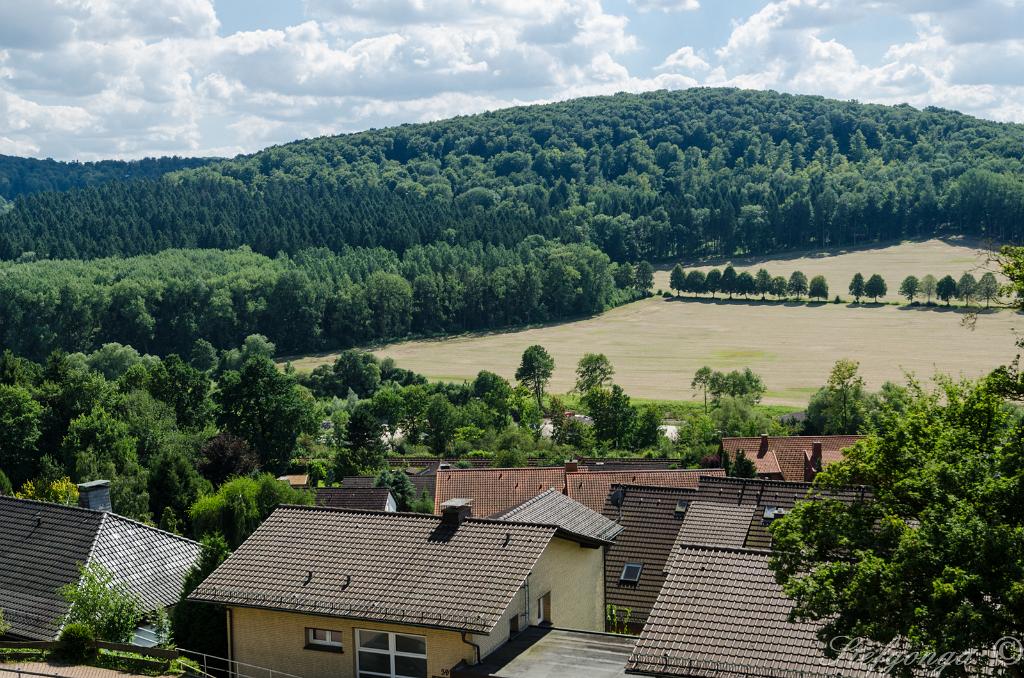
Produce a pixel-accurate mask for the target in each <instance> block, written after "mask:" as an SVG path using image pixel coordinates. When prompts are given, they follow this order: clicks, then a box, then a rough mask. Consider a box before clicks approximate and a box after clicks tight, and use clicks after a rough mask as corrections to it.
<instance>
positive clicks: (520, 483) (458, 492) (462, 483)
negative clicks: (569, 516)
mask: <svg viewBox="0 0 1024 678" xmlns="http://www.w3.org/2000/svg"><path fill="white" fill-rule="evenodd" d="M550 489H555V490H558V491H559V492H564V491H565V468H564V467H562V466H556V467H554V468H544V467H530V468H488V469H439V470H438V472H437V490H436V492H435V493H434V512H435V513H437V512H439V511H440V507H441V504H443V503H444V502H446V501H448V500H449V499H472V500H473V515H475V516H481V517H488V516H495V515H499V514H502V513H504V512H505V511H508V510H509V509H511V508H513V507H516V506H518V505H520V504H522V503H523V502H524V501H526V500H527V499H532V498H534V497H536V496H537V495H538V494H541V493H543V492H545V491H547V490H550ZM570 496H571V495H570ZM577 501H578V499H577ZM583 503H586V502H583ZM591 508H593V507H591ZM597 510H600V506H598V507H597Z"/></svg>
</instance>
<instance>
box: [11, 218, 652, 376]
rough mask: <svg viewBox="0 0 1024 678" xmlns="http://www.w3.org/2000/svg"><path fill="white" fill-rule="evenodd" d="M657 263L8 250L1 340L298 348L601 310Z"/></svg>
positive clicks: (541, 247) (520, 248)
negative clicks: (23, 259)
mask: <svg viewBox="0 0 1024 678" xmlns="http://www.w3.org/2000/svg"><path fill="white" fill-rule="evenodd" d="M652 275H653V272H652V269H651V267H650V265H648V264H641V265H638V266H632V265H631V264H628V263H622V264H613V263H611V262H610V261H609V260H608V257H607V255H605V254H602V253H601V252H600V251H598V250H597V249H596V248H594V247H593V246H591V245H585V244H560V243H556V242H551V241H546V240H544V239H542V238H539V237H536V236H534V237H530V238H527V239H526V240H524V241H522V242H521V243H519V244H518V245H516V246H515V247H504V246H484V245H481V244H480V243H477V244H474V245H468V246H459V245H449V244H446V243H435V244H432V245H425V246H417V247H411V248H408V249H406V250H405V251H404V252H403V253H402V254H401V255H400V254H398V253H397V252H395V251H392V250H385V249H383V248H374V249H362V248H345V249H344V250H343V251H341V252H339V253H333V252H331V251H329V250H327V249H322V248H321V249H315V250H303V251H301V252H298V253H297V254H295V255H294V256H288V255H285V254H281V255H279V256H277V257H275V258H273V259H271V258H268V257H266V256H264V255H262V254H257V253H255V252H252V251H250V250H249V249H248V248H242V249H238V250H231V251H219V250H167V251H164V252H161V253H159V254H155V255H147V256H140V257H133V258H128V259H121V258H106V259H96V260H91V261H59V260H47V261H39V262H34V263H20V264H16V263H11V262H0V346H4V347H7V348H10V349H11V350H13V351H15V352H16V353H17V354H19V355H24V356H27V357H31V358H34V359H37V360H38V359H43V358H45V357H46V356H47V355H49V353H50V352H51V351H53V350H55V349H60V350H64V351H69V352H74V351H86V352H87V351H92V350H94V349H96V348H98V347H99V346H100V345H102V344H104V343H110V342H117V343H121V344H127V345H131V346H134V347H137V348H138V349H139V350H141V351H143V352H146V353H155V354H159V355H166V354H169V353H179V354H181V355H189V354H191V352H192V351H193V350H198V349H196V347H197V346H199V347H202V346H203V345H206V344H212V345H213V346H214V347H216V348H218V349H226V348H230V347H232V346H237V345H238V344H240V343H241V342H242V340H243V339H244V338H245V337H247V336H248V335H250V334H263V335H265V336H267V337H269V338H270V339H271V340H272V341H274V342H275V343H276V345H277V347H278V348H279V349H280V350H281V351H283V352H286V353H297V352H305V351H315V350H320V349H323V348H336V347H345V346H352V345H356V344H364V343H367V342H372V341H380V340H388V339H395V338H400V337H403V336H406V335H408V334H410V333H415V334H420V335H424V334H428V335H429V334H437V333H450V332H462V331H467V330H480V329H486V328H492V327H501V326H509V325H521V324H526V323H537V322H545V321H549V320H555V319H563V318H570V317H577V316H582V315H587V314H593V313H597V312H600V311H602V310H605V309H606V308H608V307H610V306H614V305H616V304H619V303H623V302H625V301H630V300H633V299H636V298H637V297H639V296H641V295H644V294H648V293H649V291H650V288H651V286H652V285H653V279H652Z"/></svg>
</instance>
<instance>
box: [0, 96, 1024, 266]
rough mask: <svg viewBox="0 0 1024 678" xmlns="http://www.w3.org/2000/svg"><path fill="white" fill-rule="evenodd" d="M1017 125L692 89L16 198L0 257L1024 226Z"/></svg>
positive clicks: (716, 240)
mask: <svg viewBox="0 0 1024 678" xmlns="http://www.w3.org/2000/svg"><path fill="white" fill-rule="evenodd" d="M1022 149H1024V126H1021V125H1012V124H1000V123H994V122H989V121H984V120H979V119H976V118H972V117H969V116H965V115H962V114H959V113H956V112H952V111H945V110H938V109H926V110H923V111H918V110H916V109H914V108H911V107H909V106H897V107H885V106H877V105H863V104H857V103H851V102H838V101H832V100H828V99H823V98H820V97H809V96H792V95H784V94H777V93H773V92H757V91H740V90H732V89H690V90H685V91H678V92H664V91H662V92H651V93H646V94H638V95H632V94H631V95H626V94H620V95H616V96H611V97H596V98H588V99H578V100H574V101H569V102H565V103H558V104H549V105H543V106H531V107H524V108H513V109H507V110H501V111H497V112H493V113H487V114H482V115H474V116H467V117H459V118H454V119H450V120H444V121H440V122H435V123H427V124H420V125H406V126H401V127H396V128H389V129H383V130H373V131H368V132H363V133H358V134H350V135H343V136H336V137H325V138H319V139H311V140H306V141H301V142H296V143H292V144H287V145H284V146H278V147H273V148H269V149H266V150H264V151H262V152H259V153H256V154H254V155H251V156H244V157H239V158H235V159H233V160H227V161H222V162H217V163H213V164H211V165H208V166H205V167H201V168H197V169H190V170H184V171H180V172H174V173H171V174H168V175H165V176H163V177H161V178H158V179H153V180H142V181H137V182H132V183H121V182H112V183H107V184H104V185H101V186H97V187H89V188H82V189H76V190H72V191H70V192H67V193H59V194H58V193H36V194H32V195H23V196H21V197H20V198H18V200H17V201H16V202H15V205H14V208H13V209H10V210H8V211H7V212H6V214H4V215H3V216H2V217H0V258H4V259H13V258H17V257H19V256H20V255H22V254H23V253H25V252H34V253H35V255H36V256H39V257H51V258H88V257H100V256H108V255H130V254H141V253H148V252H154V251H158V250H160V249H164V248H168V247H216V248H226V247H235V246H238V245H242V244H248V245H250V246H251V247H253V249H255V250H256V251H258V252H262V253H266V254H274V253H276V252H278V251H286V252H296V251H298V250H300V249H302V248H305V247H309V246H324V245H326V246H327V247H330V248H332V249H335V250H340V249H342V248H343V246H344V245H355V246H362V247H377V246H384V247H387V248H388V249H394V250H396V251H398V252H401V251H404V250H405V249H406V248H408V247H411V246H413V245H415V244H423V243H429V242H432V241H445V242H448V243H449V244H454V245H468V244H470V243H478V242H479V243H484V244H493V245H504V246H511V245H513V244H514V243H515V242H517V241H518V240H520V239H522V237H524V236H525V235H527V234H534V233H536V234H541V235H544V236H546V237H551V238H556V239H560V240H562V241H587V240H589V241H591V242H593V243H594V244H595V245H597V246H598V247H599V248H600V249H602V250H603V251H604V252H606V253H607V254H608V255H609V256H610V257H611V259H612V260H615V261H625V260H630V261H636V260H650V259H662V258H667V257H673V256H678V255H683V254H686V255H692V254H711V253H717V254H731V253H736V252H749V253H759V252H765V251H769V250H780V249H786V248H794V247H801V248H804V247H815V246H823V245H829V246H836V245H846V244H852V243H864V242H866V241H871V240H888V239H892V238H898V237H904V236H918V235H925V234H929V233H933V232H936V231H944V232H955V233H964V234H980V235H986V236H990V237H993V238H995V239H999V240H1004V241H1005V240H1021V239H1022V238H1021V236H1022V235H1024V159H1022Z"/></svg>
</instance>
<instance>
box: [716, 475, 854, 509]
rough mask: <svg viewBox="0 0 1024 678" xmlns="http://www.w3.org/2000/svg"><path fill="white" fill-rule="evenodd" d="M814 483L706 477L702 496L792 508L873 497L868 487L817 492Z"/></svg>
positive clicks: (722, 500) (737, 502) (848, 501)
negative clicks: (816, 501)
mask: <svg viewBox="0 0 1024 678" xmlns="http://www.w3.org/2000/svg"><path fill="white" fill-rule="evenodd" d="M813 487H814V486H813V485H812V484H811V483H790V482H785V481H782V480H764V479H761V478H723V477H721V476H706V477H702V478H701V480H700V490H699V497H700V499H702V500H705V501H720V502H727V503H736V504H756V505H758V506H774V507H776V508H784V509H791V508H793V507H794V506H795V505H796V503H797V502H798V501H802V500H804V499H807V498H808V496H810V497H811V498H815V497H828V498H831V499H838V500H839V501H842V502H846V503H851V502H855V501H863V500H865V499H870V498H871V497H872V494H871V490H870V489H869V488H867V487H862V486H856V487H849V488H844V489H842V490H837V491H832V490H821V489H814V490H813V491H812V488H813Z"/></svg>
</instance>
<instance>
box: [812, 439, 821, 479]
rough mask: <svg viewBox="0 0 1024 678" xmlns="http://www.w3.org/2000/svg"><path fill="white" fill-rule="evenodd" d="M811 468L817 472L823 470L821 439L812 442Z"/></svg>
mask: <svg viewBox="0 0 1024 678" xmlns="http://www.w3.org/2000/svg"><path fill="white" fill-rule="evenodd" d="M811 470H812V471H813V472H814V473H817V472H818V471H820V470H821V441H820V440H815V441H814V442H813V443H811Z"/></svg>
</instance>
